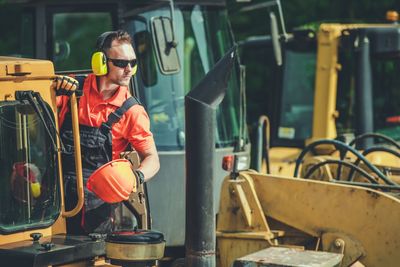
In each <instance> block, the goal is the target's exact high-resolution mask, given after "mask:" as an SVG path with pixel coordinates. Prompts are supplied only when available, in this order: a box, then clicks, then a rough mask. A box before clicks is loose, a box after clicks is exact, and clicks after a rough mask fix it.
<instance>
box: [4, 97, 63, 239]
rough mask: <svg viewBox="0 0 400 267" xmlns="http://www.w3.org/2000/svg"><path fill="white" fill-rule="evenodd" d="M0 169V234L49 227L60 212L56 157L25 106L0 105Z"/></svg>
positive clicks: (42, 128)
mask: <svg viewBox="0 0 400 267" xmlns="http://www.w3.org/2000/svg"><path fill="white" fill-rule="evenodd" d="M53 119H54V118H53ZM53 138H55V136H54V134H53ZM0 166H1V168H0V183H1V187H0V210H1V213H0V231H1V232H15V231H18V230H21V229H24V230H26V229H32V228H37V227H40V226H42V227H43V226H47V225H50V224H51V223H53V222H54V220H55V219H56V218H57V217H58V215H59V211H60V194H59V188H58V186H57V183H58V181H59V180H58V179H59V178H58V172H57V166H56V154H55V153H54V147H53V145H52V142H51V140H50V138H49V136H48V134H47V133H46V131H45V128H44V124H43V122H42V121H41V120H40V119H39V117H38V115H37V114H36V113H35V111H34V110H33V109H32V107H31V106H30V105H28V104H20V103H19V102H0Z"/></svg>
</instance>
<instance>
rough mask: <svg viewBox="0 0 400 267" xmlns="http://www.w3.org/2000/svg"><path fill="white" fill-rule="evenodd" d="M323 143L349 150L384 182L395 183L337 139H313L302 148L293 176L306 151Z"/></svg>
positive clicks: (354, 150) (297, 171)
mask: <svg viewBox="0 0 400 267" xmlns="http://www.w3.org/2000/svg"><path fill="white" fill-rule="evenodd" d="M323 144H330V145H334V146H335V147H336V149H338V148H339V149H347V150H348V151H351V152H352V153H353V154H354V155H355V156H357V158H359V159H361V160H362V161H363V162H364V163H365V165H367V166H368V168H370V169H371V170H372V171H373V172H375V173H376V174H377V175H378V176H379V178H381V179H382V180H383V181H385V183H387V184H390V185H396V183H394V182H393V181H391V180H390V179H388V178H387V177H386V176H385V175H384V174H383V173H382V172H381V171H380V170H379V169H378V168H376V167H375V166H374V165H372V164H371V163H370V162H369V161H368V160H367V159H366V158H365V157H364V156H363V155H362V154H360V153H359V152H358V151H357V150H356V149H354V148H353V147H351V146H349V145H347V144H345V143H343V142H340V141H338V140H331V139H321V140H318V141H315V142H313V143H311V144H309V145H308V146H306V147H305V148H304V149H303V151H302V152H301V153H300V155H299V156H298V158H297V159H296V166H295V170H294V175H293V176H294V177H298V173H299V167H300V164H301V163H302V162H303V158H304V156H305V155H306V154H307V153H308V151H310V150H311V149H313V148H315V147H317V146H319V145H323Z"/></svg>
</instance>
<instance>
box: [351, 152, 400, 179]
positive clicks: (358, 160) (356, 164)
mask: <svg viewBox="0 0 400 267" xmlns="http://www.w3.org/2000/svg"><path fill="white" fill-rule="evenodd" d="M373 152H387V153H389V154H392V155H394V156H396V157H398V158H399V159H400V153H399V152H397V151H396V150H393V149H391V148H388V147H384V146H373V147H370V148H367V149H365V150H364V151H363V152H362V154H363V155H364V156H367V155H368V154H371V153H373ZM359 164H360V159H359V158H358V159H357V160H356V161H355V162H354V165H355V166H358V165H359ZM353 175H354V171H353V170H351V171H350V172H349V176H348V177H347V181H352V180H353Z"/></svg>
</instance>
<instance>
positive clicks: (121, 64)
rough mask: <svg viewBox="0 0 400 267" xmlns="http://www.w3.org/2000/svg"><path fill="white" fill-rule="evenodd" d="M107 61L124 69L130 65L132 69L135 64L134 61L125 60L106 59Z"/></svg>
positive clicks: (135, 61)
mask: <svg viewBox="0 0 400 267" xmlns="http://www.w3.org/2000/svg"><path fill="white" fill-rule="evenodd" d="M107 60H108V61H111V62H112V64H113V65H114V66H116V67H119V68H123V69H125V68H126V66H128V64H129V65H131V68H134V67H135V66H136V64H137V60H136V59H132V60H125V59H114V58H107Z"/></svg>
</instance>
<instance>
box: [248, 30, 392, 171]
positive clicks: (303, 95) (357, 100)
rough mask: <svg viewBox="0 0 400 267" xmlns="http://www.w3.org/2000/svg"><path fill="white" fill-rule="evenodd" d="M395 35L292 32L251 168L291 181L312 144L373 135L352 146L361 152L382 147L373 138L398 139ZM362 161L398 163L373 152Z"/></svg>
mask: <svg viewBox="0 0 400 267" xmlns="http://www.w3.org/2000/svg"><path fill="white" fill-rule="evenodd" d="M398 32H399V26H398V25H397V24H379V25H378V24H376V25H374V24H330V23H324V24H321V25H320V26H319V28H318V32H317V33H315V32H314V31H312V30H296V31H294V32H293V34H292V36H291V37H290V38H288V39H287V40H286V42H282V54H283V62H282V66H281V67H280V69H281V73H282V76H279V75H278V76H277V77H278V79H280V78H281V79H282V81H281V82H278V84H279V85H280V86H278V88H275V89H276V90H277V92H276V93H275V94H272V95H273V96H275V97H276V98H275V102H274V103H270V102H268V103H270V104H271V105H273V106H274V109H273V110H271V107H270V108H269V109H270V114H268V117H267V118H269V119H265V118H266V117H265V116H262V117H261V118H260V119H259V122H258V127H259V130H258V135H257V137H256V139H258V140H259V142H258V145H253V148H255V149H256V150H258V151H257V152H256V153H255V154H257V155H258V159H257V161H258V162H257V163H256V164H255V166H254V165H253V167H254V168H255V169H258V170H261V168H263V170H262V172H269V173H272V174H277V175H286V176H292V175H293V172H294V168H295V162H296V159H297V157H298V156H299V155H300V153H301V150H302V148H303V147H304V146H305V145H306V144H309V143H312V142H313V141H316V140H319V139H334V138H337V137H338V136H339V138H340V139H341V140H342V141H344V142H347V143H348V142H350V141H351V140H352V139H353V138H355V137H357V136H361V135H365V134H371V133H373V132H375V135H374V134H372V135H370V136H369V138H362V139H363V140H361V141H359V142H358V143H357V148H360V149H366V148H368V147H371V146H380V144H378V143H376V145H374V142H372V141H373V138H379V139H381V138H382V135H385V136H386V139H392V141H397V140H399V136H398V134H397V132H398V130H399V129H398V122H397V121H398V116H397V114H398V112H399V111H398V106H399V105H398V104H399V103H398V97H397V96H396V95H397V92H398V89H399V88H398V72H399V71H400V69H399V66H398V64H397V63H396V61H397V60H398V58H399V55H400V43H399V41H398V40H399V33H398ZM271 49H272V48H271ZM271 84H274V83H271ZM271 86H272V85H271ZM271 90H272V89H271ZM250 92H251V91H250V90H249V94H251V93H250ZM268 101H269V100H268ZM268 103H267V104H268ZM250 105H251V103H250ZM265 125H267V126H268V127H267V130H266V131H267V134H265V132H264V130H262V129H263V127H265ZM265 136H266V137H265ZM385 136H384V137H383V138H385ZM364 137H366V136H364ZM262 139H266V140H267V141H266V142H267V144H266V145H265V146H262V145H260V144H262V143H263V142H262V141H261V140H262ZM313 152H314V154H316V155H318V154H319V155H324V154H327V153H328V154H329V153H331V152H332V149H331V148H329V147H328V148H326V147H324V146H319V147H317V148H316V150H315V151H313ZM381 152H383V151H381ZM265 153H267V154H268V155H267V157H266V158H265V157H264V156H263V155H265ZM389 153H390V152H389ZM262 158H264V165H262V164H261V160H262ZM265 159H266V161H265ZM368 159H369V160H371V161H372V163H375V164H382V163H383V162H385V163H386V164H389V165H388V166H387V167H389V166H390V167H396V166H397V165H398V163H400V161H399V158H398V157H396V156H394V155H393V153H392V155H388V153H378V150H376V151H374V153H372V152H371V151H370V152H369V155H368ZM388 159H390V163H389V162H388V161H387V160H388ZM265 163H269V164H265Z"/></svg>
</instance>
